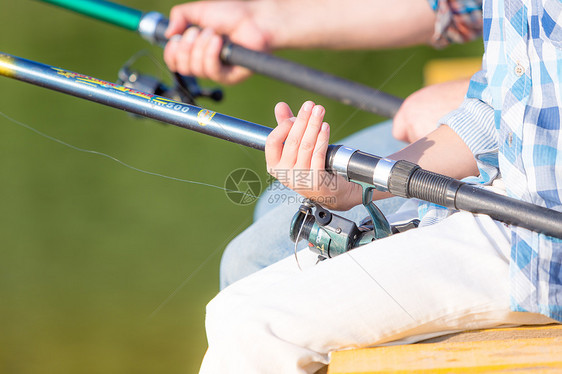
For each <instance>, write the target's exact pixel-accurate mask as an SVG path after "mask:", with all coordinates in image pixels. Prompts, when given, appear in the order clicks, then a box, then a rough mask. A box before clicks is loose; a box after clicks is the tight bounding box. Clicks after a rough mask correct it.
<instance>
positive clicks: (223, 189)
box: [0, 111, 258, 199]
mask: <svg viewBox="0 0 562 374" xmlns="http://www.w3.org/2000/svg"><path fill="white" fill-rule="evenodd" d="M0 115H1V116H2V117H4V118H6V119H7V120H8V121H10V122H12V123H14V124H16V125H18V126H21V127H23V128H25V129H27V130H29V131H33V132H34V133H36V134H37V135H39V136H42V137H43V138H46V139H48V140H51V141H53V142H56V143H59V144H61V145H63V146H65V147H68V148H70V149H73V150H75V151H78V152H83V153H89V154H93V155H97V156H101V157H105V158H108V159H110V160H112V161H115V162H117V163H118V164H120V165H122V166H125V167H126V168H129V169H132V170H134V171H137V172H139V173H143V174H148V175H152V176H155V177H159V178H164V179H170V180H173V181H176V182H183V183H188V184H195V185H200V186H206V187H211V188H216V189H219V190H222V191H225V192H240V191H235V190H230V189H228V188H224V187H221V186H217V185H214V184H210V183H205V182H198V181H193V180H188V179H182V178H176V177H172V176H169V175H165V174H160V173H156V172H152V171H148V170H144V169H140V168H137V167H135V166H132V165H129V164H127V163H126V162H123V161H121V160H119V159H117V158H116V157H113V156H111V155H108V154H106V153H103V152H98V151H94V150H91V149H85V148H80V147H77V146H74V145H72V144H69V143H67V142H65V141H63V140H60V139H57V138H55V137H53V136H50V135H47V134H45V133H44V132H41V131H39V130H37V129H36V128H34V127H32V126H30V125H27V124H25V123H23V122H21V121H18V120H16V119H14V118H12V117H10V116H8V115H7V114H6V113H4V112H1V111H0ZM248 194H249V193H248ZM249 195H251V196H252V197H253V198H256V199H257V198H258V196H254V195H252V194H249Z"/></svg>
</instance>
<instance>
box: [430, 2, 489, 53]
mask: <svg viewBox="0 0 562 374" xmlns="http://www.w3.org/2000/svg"><path fill="white" fill-rule="evenodd" d="M428 2H429V5H430V6H431V9H433V11H434V12H435V13H436V16H437V19H436V21H435V32H434V34H433V40H432V44H433V45H434V46H435V47H444V46H446V45H448V44H450V43H463V42H467V41H470V40H473V39H476V38H477V37H479V36H480V35H482V0H428Z"/></svg>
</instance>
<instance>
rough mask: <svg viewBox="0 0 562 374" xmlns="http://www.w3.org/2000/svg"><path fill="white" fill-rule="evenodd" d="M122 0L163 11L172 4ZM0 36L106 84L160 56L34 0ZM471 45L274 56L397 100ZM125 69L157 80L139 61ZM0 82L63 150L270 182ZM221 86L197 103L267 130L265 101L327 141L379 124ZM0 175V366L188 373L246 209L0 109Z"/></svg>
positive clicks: (137, 126)
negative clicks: (426, 72)
mask: <svg viewBox="0 0 562 374" xmlns="http://www.w3.org/2000/svg"><path fill="white" fill-rule="evenodd" d="M122 3H123V4H126V5H129V6H132V7H136V8H139V9H143V10H156V11H159V12H162V13H164V14H168V12H169V9H170V8H171V6H172V5H174V4H175V3H177V2H176V1H170V0H161V1H158V2H156V1H148V0H127V1H125V0H124V1H122ZM343 5H344V3H343V2H342V6H343ZM0 32H1V35H2V36H1V37H0V40H1V48H0V50H2V51H3V52H6V53H10V54H13V55H16V56H21V57H24V58H28V59H32V60H36V61H40V62H44V63H47V64H51V65H55V66H60V67H63V68H66V69H69V70H73V71H77V72H81V73H83V74H87V75H92V76H95V77H98V78H101V79H105V80H110V81H114V80H115V79H116V74H117V71H118V70H119V68H120V67H121V65H122V64H123V63H124V62H125V61H126V60H127V59H128V58H129V57H131V55H133V54H134V53H135V52H137V51H139V50H142V49H145V50H147V51H148V52H149V53H150V54H152V55H153V56H155V57H156V59H157V60H159V61H161V50H159V49H158V48H155V47H150V46H148V44H147V43H145V42H144V41H143V40H142V39H141V38H139V37H138V36H137V35H135V34H134V33H130V32H128V31H125V30H121V29H118V28H116V27H114V26H110V25H106V24H103V23H100V22H98V21H95V20H90V19H87V18H85V17H82V16H78V15H74V14H71V13H70V12H67V11H64V10H60V9H57V8H55V7H53V6H50V5H46V4H43V3H40V2H36V1H4V2H3V3H2V11H1V12H0ZM480 53H481V45H480V42H479V41H476V42H474V43H470V44H468V45H465V46H454V47H449V48H447V49H445V50H441V51H435V50H433V49H431V48H429V47H419V48H409V49H403V50H391V51H378V52H329V51H306V52H304V51H292V52H283V53H282V54H281V55H282V56H284V57H287V58H289V59H292V60H295V61H299V62H302V63H304V64H307V65H310V66H315V67H318V68H321V69H323V70H327V71H330V72H332V73H334V74H336V75H340V76H344V77H347V78H349V79H352V80H356V81H359V82H363V83H365V84H368V85H371V86H373V87H376V88H382V89H383V90H386V91H388V92H390V93H392V94H395V95H399V96H402V97H405V96H407V95H408V94H409V93H411V92H413V91H415V90H416V89H418V88H420V87H422V85H423V76H422V71H423V66H424V64H425V63H426V62H427V61H429V60H431V59H435V58H446V57H456V56H477V55H479V54H480ZM404 62H406V63H405V65H404V66H403V67H402V68H401V69H399V70H397V68H398V67H400V66H402V64H403V63H404ZM137 66H141V67H142V68H143V70H144V71H145V72H147V73H150V74H153V75H159V76H163V77H166V74H167V73H166V72H165V71H163V69H162V67H161V65H157V64H155V63H154V62H152V61H151V60H150V59H148V58H142V59H141V61H139V64H138V65H137ZM203 84H206V85H211V86H212V85H213V84H212V83H210V82H203ZM0 87H1V89H0V112H2V113H4V114H5V115H8V116H10V117H12V118H14V119H16V120H17V121H21V122H23V123H25V124H27V125H30V126H32V127H34V128H36V129H37V130H39V131H41V132H44V133H47V134H49V135H51V136H53V137H56V138H58V139H61V140H63V141H65V142H68V143H70V144H72V145H74V146H77V147H81V148H86V149H91V150H96V151H99V152H103V153H107V154H109V155H111V156H114V157H116V158H118V159H120V160H122V161H124V162H126V163H129V164H131V165H133V166H135V167H138V168H141V169H145V170H149V171H152V172H157V173H162V174H166V175H170V176H173V177H178V178H183V179H189V180H193V181H198V182H204V183H209V184H213V185H217V186H223V185H224V182H225V178H226V177H227V175H228V174H229V173H230V172H231V171H233V170H234V169H237V168H242V167H246V168H251V169H253V170H255V171H256V172H258V174H259V175H260V176H261V177H262V180H263V181H264V182H265V181H266V179H267V177H266V173H265V167H264V166H265V165H264V160H263V155H262V153H261V152H259V151H254V150H250V149H245V148H243V147H241V146H238V145H235V144H230V143H227V142H224V141H220V140H216V139H213V138H211V137H207V136H204V135H201V134H197V133H191V132H188V131H186V130H182V129H178V128H175V127H172V126H163V125H161V124H158V123H155V122H153V121H150V120H138V119H134V118H131V117H130V116H128V115H127V114H126V113H124V112H122V111H118V110H115V109H111V108H106V107H102V106H100V105H98V104H93V103H90V102H86V101H81V100H79V99H76V98H72V97H68V96H64V95H62V94H59V93H54V92H51V91H47V90H44V89H41V88H37V87H34V86H30V85H27V84H25V83H21V82H16V81H11V80H9V79H6V78H0ZM224 91H225V100H224V101H223V102H222V103H219V104H217V103H212V102H210V101H206V100H200V101H199V105H201V106H205V107H209V108H211V109H213V110H216V111H219V112H221V113H224V114H228V115H231V116H234V117H239V118H244V119H246V120H249V121H252V122H257V123H260V124H264V125H267V126H272V125H273V123H274V119H273V107H274V105H275V103H276V102H278V101H280V100H284V101H287V102H288V103H290V104H291V105H292V106H297V105H300V103H302V102H303V101H304V100H305V99H309V98H310V99H313V100H315V101H317V102H318V103H322V104H324V105H325V106H326V107H327V113H328V114H327V120H328V122H330V124H331V125H332V127H333V130H332V134H334V135H335V136H334V138H341V137H344V136H346V135H348V134H351V133H353V132H354V131H357V130H359V129H361V128H363V127H365V126H367V125H369V124H373V123H376V122H379V121H380V120H381V118H378V117H376V116H374V115H371V114H369V113H364V112H360V111H357V110H355V109H354V108H351V107H346V106H344V105H340V104H338V103H335V102H333V101H331V100H328V99H325V98H322V97H318V96H316V95H313V94H310V93H308V92H304V91H302V90H299V89H297V88H294V87H290V86H287V85H285V84H282V83H279V82H276V81H272V80H270V79H268V78H265V77H259V76H255V77H253V78H251V79H250V80H248V81H247V82H245V83H243V84H241V85H238V86H235V87H225V88H224ZM0 178H1V179H0V206H1V210H0V212H1V214H0V240H1V250H0V372H2V373H76V372H81V373H156V372H158V373H195V372H197V368H198V366H199V363H200V360H201V358H202V356H203V354H204V352H205V349H206V339H205V332H204V313H205V304H206V303H207V302H208V301H209V300H210V299H211V298H212V297H213V296H214V295H215V294H216V293H217V292H218V266H219V261H220V257H221V253H222V250H223V249H224V247H225V245H226V244H227V243H228V241H229V240H230V239H231V238H233V237H234V236H235V235H236V234H237V233H239V232H240V231H242V230H243V228H244V227H245V226H247V225H249V223H250V222H251V214H252V211H253V206H237V205H234V204H232V203H231V202H230V201H229V200H228V198H227V197H226V195H225V193H224V192H223V191H220V190H219V189H215V188H210V187H205V186H200V185H193V184H186V183H182V182H176V181H171V180H168V179H163V178H158V177H154V176H150V175H146V174H142V173H139V172H136V171H133V170H131V169H127V168H125V167H123V166H121V165H119V164H117V163H115V162H113V161H111V160H108V159H107V158H102V157H99V156H96V155H92V154H86V153H80V152H77V151H75V150H72V149H70V148H68V147H65V146H62V145H60V144H58V143H56V142H53V141H51V140H48V139H46V138H44V137H41V136H39V135H37V134H36V133H34V132H32V131H30V130H28V129H25V128H23V127H21V126H18V125H17V124H14V123H13V122H11V121H9V120H7V119H6V118H4V117H0ZM264 250H267V248H264ZM319 292H324V291H323V290H321V289H319Z"/></svg>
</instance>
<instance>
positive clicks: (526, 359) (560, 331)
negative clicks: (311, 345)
mask: <svg viewBox="0 0 562 374" xmlns="http://www.w3.org/2000/svg"><path fill="white" fill-rule="evenodd" d="M489 372H493V373H507V372H509V373H515V372H516V373H562V325H547V326H537V327H517V328H504V329H491V330H481V331H468V332H463V333H458V334H452V335H448V336H445V337H441V338H435V339H431V340H429V341H425V342H422V343H418V344H410V345H398V346H387V347H376V348H365V349H354V350H347V351H339V352H333V353H332V359H331V362H330V366H329V367H328V374H359V373H361V374H366V373H489Z"/></svg>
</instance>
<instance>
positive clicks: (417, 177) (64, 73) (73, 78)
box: [0, 52, 562, 239]
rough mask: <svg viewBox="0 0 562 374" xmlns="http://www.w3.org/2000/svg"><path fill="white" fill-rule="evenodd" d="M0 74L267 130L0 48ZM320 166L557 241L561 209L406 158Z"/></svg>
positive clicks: (152, 114)
mask: <svg viewBox="0 0 562 374" xmlns="http://www.w3.org/2000/svg"><path fill="white" fill-rule="evenodd" d="M0 75H4V76H6V77H10V78H13V79H17V80H21V81H24V82H28V83H31V84H34V85H38V86H42V87H45V88H48V89H51V90H55V91H59V92H63V93H66V94H69V95H72V96H76V97H80V98H83V99H86V100H90V101H94V102H98V103H100V104H104V105H107V106H111V107H114V108H119V109H123V110H126V111H128V112H132V113H135V114H138V115H141V116H144V117H148V118H153V119H156V120H159V121H162V122H166V123H169V124H172V125H175V126H179V127H183V128H186V129H189V130H194V131H197V132H201V133H204V134H207V135H211V136H214V137H217V138H220V139H224V140H228V141H231V142H234V143H238V144H241V145H245V146H248V147H251V148H255V149H260V150H264V149H265V142H266V139H267V136H268V135H269V133H270V132H271V131H272V129H271V128H269V127H265V126H261V125H258V124H255V123H252V122H248V121H244V120H241V119H238V118H234V117H229V116H226V115H223V114H220V113H216V112H212V111H209V110H206V109H202V108H199V107H196V106H194V105H189V104H185V103H181V102H177V101H174V100H170V99H167V98H164V97H161V96H157V95H152V94H147V93H144V92H140V91H136V90H132V89H129V88H126V87H123V86H119V85H116V84H113V83H109V82H106V81H103V80H100V79H97V78H93V77H89V76H86V75H83V74H78V73H74V72H71V71H68V70H64V69H60V68H56V67H52V66H49V65H44V64H40V63H38V62H34V61H30V60H26V59H22V58H19V57H15V56H11V55H8V54H4V53H1V52H0ZM326 165H327V166H326V169H328V170H329V171H331V172H335V173H338V174H340V175H342V176H343V177H344V178H346V179H347V180H350V181H353V182H358V183H363V184H367V185H372V186H374V187H375V188H377V189H379V190H383V191H389V192H390V193H392V194H394V195H397V196H402V197H406V198H418V199H421V200H425V201H429V202H431V203H435V204H438V205H442V206H445V207H449V208H454V209H459V210H466V211H469V212H472V213H483V214H487V215H489V216H490V217H492V218H493V219H496V220H498V221H502V222H505V223H508V224H513V225H517V226H521V227H524V228H527V229H530V230H533V231H537V232H541V233H544V234H546V235H550V236H554V237H557V238H561V239H562V212H558V211H555V210H551V209H547V208H544V207H541V206H537V205H534V204H530V203H527V202H523V201H520V200H516V199H513V198H509V197H507V196H502V195H498V194H496V193H493V192H491V191H488V190H484V189H481V188H478V187H476V186H474V185H470V184H467V183H464V182H461V181H458V180H456V179H453V178H449V177H447V176H444V175H440V174H436V173H433V172H430V171H427V170H424V169H421V168H420V167H419V166H418V165H416V164H413V163H411V162H408V161H393V160H389V159H386V158H381V157H379V156H375V155H371V154H369V153H365V152H362V151H359V150H355V149H352V148H348V147H345V146H338V145H330V146H329V148H328V153H327V157H326Z"/></svg>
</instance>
